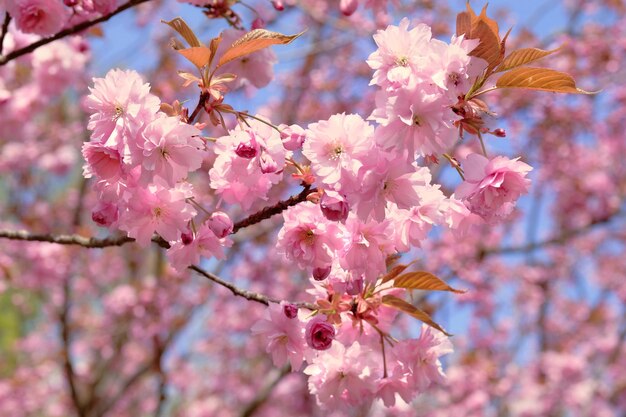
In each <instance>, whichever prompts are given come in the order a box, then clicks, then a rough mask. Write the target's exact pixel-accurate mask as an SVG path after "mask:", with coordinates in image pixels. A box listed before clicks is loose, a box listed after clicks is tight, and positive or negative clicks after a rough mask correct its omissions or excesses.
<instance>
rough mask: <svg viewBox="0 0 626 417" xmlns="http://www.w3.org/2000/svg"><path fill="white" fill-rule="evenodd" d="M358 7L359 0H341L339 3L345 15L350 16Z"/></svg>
mask: <svg viewBox="0 0 626 417" xmlns="http://www.w3.org/2000/svg"><path fill="white" fill-rule="evenodd" d="M357 7H359V2H358V0H341V2H340V3H339V8H340V9H341V13H343V14H344V15H345V16H350V15H351V14H352V13H354V12H355V11H356V9H357Z"/></svg>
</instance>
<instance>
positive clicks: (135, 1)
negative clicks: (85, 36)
mask: <svg viewBox="0 0 626 417" xmlns="http://www.w3.org/2000/svg"><path fill="white" fill-rule="evenodd" d="M147 1H150V0H130V1H129V2H128V3H124V4H122V5H121V6H120V7H118V8H117V9H115V10H113V11H112V12H111V13H108V14H105V15H104V16H101V17H99V18H97V19H94V20H88V21H85V22H82V23H79V24H77V25H76V26H72V27H70V28H67V29H63V30H62V31H60V32H58V33H57V34H55V35H52V36H50V37H48V38H43V39H40V40H38V41H37V42H33V43H31V44H30V45H27V46H25V47H23V48H20V49H16V50H15V51H13V52H10V53H8V54H7V55H5V56H0V66H3V65H5V64H6V63H7V62H9V61H12V60H14V59H16V58H19V57H21V56H22V55H26V54H29V53H31V52H33V51H34V50H35V49H37V48H39V47H41V46H44V45H47V44H49V43H50V42H54V41H56V40H58V39H61V38H64V37H66V36H68V35H73V34H75V33H78V32H81V31H83V30H85V29H87V28H90V27H92V26H94V25H97V24H98V23H102V22H105V21H107V20H109V19H110V18H112V17H113V16H115V15H116V14H119V13H121V12H123V11H124V10H127V9H130V8H131V7H135V6H137V5H139V4H141V3H145V2H147Z"/></svg>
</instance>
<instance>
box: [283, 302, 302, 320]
mask: <svg viewBox="0 0 626 417" xmlns="http://www.w3.org/2000/svg"><path fill="white" fill-rule="evenodd" d="M281 304H282V306H283V313H285V316H287V318H290V319H295V318H296V317H298V307H296V306H295V305H293V304H291V303H281Z"/></svg>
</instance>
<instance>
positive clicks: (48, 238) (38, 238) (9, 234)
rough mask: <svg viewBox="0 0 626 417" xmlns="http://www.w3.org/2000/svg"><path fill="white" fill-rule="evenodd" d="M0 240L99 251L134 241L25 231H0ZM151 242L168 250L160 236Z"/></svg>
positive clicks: (166, 243)
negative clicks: (43, 243)
mask: <svg viewBox="0 0 626 417" xmlns="http://www.w3.org/2000/svg"><path fill="white" fill-rule="evenodd" d="M0 238H4V239H9V240H24V241H28V242H49V243H56V244H58V245H77V246H82V247H84V248H90V249H101V248H106V247H109V246H122V245H124V244H126V243H129V242H134V241H135V239H133V238H132V237H128V236H118V237H115V236H109V237H105V238H102V239H98V238H95V237H85V236H81V235H76V234H74V235H53V234H49V233H39V234H37V233H32V234H31V233H29V232H27V231H26V230H0ZM152 241H153V242H154V243H156V244H158V245H159V246H161V247H164V248H169V243H168V242H167V241H166V240H165V239H163V238H162V237H161V236H153V237H152Z"/></svg>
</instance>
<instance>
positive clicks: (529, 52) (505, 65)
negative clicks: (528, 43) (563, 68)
mask: <svg viewBox="0 0 626 417" xmlns="http://www.w3.org/2000/svg"><path fill="white" fill-rule="evenodd" d="M558 50H559V48H557V49H552V50H551V51H545V50H543V49H539V48H522V49H518V50H516V51H513V52H511V53H510V54H509V55H508V56H507V57H506V58H504V61H503V62H502V64H500V66H499V67H498V69H497V70H496V72H503V71H508V70H510V69H513V68H517V67H521V66H522V65H526V64H530V63H531V62H535V61H537V60H539V59H541V58H543V57H546V56H548V55H551V54H553V53H555V52H557V51H558Z"/></svg>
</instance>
